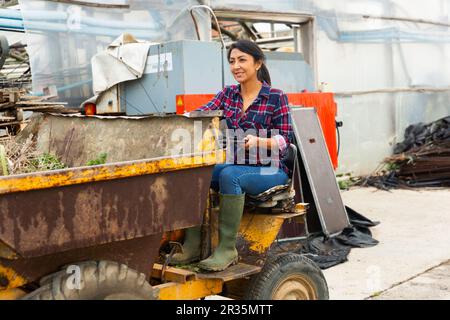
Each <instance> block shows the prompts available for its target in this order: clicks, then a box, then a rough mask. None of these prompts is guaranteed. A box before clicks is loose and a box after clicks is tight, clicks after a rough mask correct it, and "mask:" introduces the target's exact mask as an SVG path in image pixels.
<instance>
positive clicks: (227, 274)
mask: <svg viewBox="0 0 450 320" xmlns="http://www.w3.org/2000/svg"><path fill="white" fill-rule="evenodd" d="M260 271H261V267H258V266H253V265H250V264H245V263H238V264H236V265H234V266H231V267H228V268H226V269H225V270H224V271H220V272H210V273H197V277H198V278H199V279H221V280H222V281H223V282H228V281H231V280H236V279H242V278H244V277H248V276H251V275H253V274H256V273H258V272H260Z"/></svg>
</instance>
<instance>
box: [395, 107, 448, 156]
mask: <svg viewBox="0 0 450 320" xmlns="http://www.w3.org/2000/svg"><path fill="white" fill-rule="evenodd" d="M448 139H450V116H448V117H445V118H442V119H439V120H436V121H434V122H432V123H429V124H424V123H422V122H421V123H417V124H412V125H410V126H408V127H407V128H406V129H405V137H404V140H403V141H402V142H400V143H397V144H396V145H395V147H394V154H398V153H402V152H405V151H408V150H410V149H412V148H414V147H420V146H423V145H425V144H427V143H430V142H438V141H444V140H448Z"/></svg>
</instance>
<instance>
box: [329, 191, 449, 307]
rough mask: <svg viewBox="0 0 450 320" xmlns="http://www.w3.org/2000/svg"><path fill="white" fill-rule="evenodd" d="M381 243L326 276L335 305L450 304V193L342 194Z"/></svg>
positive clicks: (355, 252) (353, 254)
mask: <svg viewBox="0 0 450 320" xmlns="http://www.w3.org/2000/svg"><path fill="white" fill-rule="evenodd" d="M342 198H343V200H344V203H345V204H346V205H347V206H349V207H351V208H353V209H355V210H356V211H358V212H360V213H361V214H363V215H364V216H366V217H368V218H369V219H372V220H374V221H380V222H381V224H380V225H378V226H376V227H374V228H371V230H372V233H373V237H374V238H375V239H377V240H379V241H380V243H379V244H378V245H377V246H375V247H372V248H363V249H359V248H354V249H352V251H351V253H350V255H349V257H348V260H349V261H348V262H346V263H343V264H340V265H337V266H334V267H332V268H330V269H327V270H324V274H325V277H326V279H327V282H328V286H329V291H330V299H367V298H370V297H372V298H374V299H450V263H449V262H448V261H449V260H450V232H449V227H450V189H421V190H418V191H410V190H394V191H391V192H386V191H379V190H377V189H373V188H355V189H352V190H349V191H344V192H342Z"/></svg>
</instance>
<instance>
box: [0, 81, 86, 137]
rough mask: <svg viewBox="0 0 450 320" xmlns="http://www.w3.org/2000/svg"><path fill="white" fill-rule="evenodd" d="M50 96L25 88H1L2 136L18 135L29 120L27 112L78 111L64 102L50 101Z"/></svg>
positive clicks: (0, 123)
mask: <svg viewBox="0 0 450 320" xmlns="http://www.w3.org/2000/svg"><path fill="white" fill-rule="evenodd" d="M49 98H51V97H49V96H41V97H39V96H30V95H28V94H27V92H26V90H25V89H20V88H3V89H0V130H2V131H3V132H2V134H0V138H3V137H8V136H10V135H16V134H17V133H18V132H20V131H21V130H22V129H23V128H24V127H25V126H26V124H27V123H28V122H29V120H27V119H26V116H25V114H24V113H25V112H26V111H33V112H57V113H77V112H79V110H78V109H69V108H67V107H65V105H66V103H64V102H50V101H48V99H49Z"/></svg>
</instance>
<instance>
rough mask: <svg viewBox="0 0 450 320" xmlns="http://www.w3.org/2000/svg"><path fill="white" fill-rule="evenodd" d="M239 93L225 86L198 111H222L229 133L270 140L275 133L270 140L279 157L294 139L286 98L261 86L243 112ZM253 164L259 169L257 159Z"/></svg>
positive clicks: (265, 86)
mask: <svg viewBox="0 0 450 320" xmlns="http://www.w3.org/2000/svg"><path fill="white" fill-rule="evenodd" d="M240 89H241V87H240V85H231V86H227V87H225V88H224V89H223V90H222V91H220V92H219V93H218V94H217V95H216V96H215V97H214V98H213V99H212V100H211V101H210V102H208V103H207V104H206V105H204V106H202V107H200V108H199V109H198V110H201V111H208V110H223V114H224V118H225V119H226V122H227V127H228V129H235V130H236V129H242V130H243V131H244V132H247V131H249V130H250V131H249V132H248V133H247V134H253V135H256V136H264V137H267V138H271V130H276V131H277V132H278V133H277V134H276V135H274V136H273V138H275V139H276V141H277V142H278V147H279V151H280V152H279V153H280V156H282V155H283V153H284V151H285V150H286V148H287V146H288V145H289V143H290V142H291V141H292V135H293V133H292V125H291V116H290V113H289V107H288V104H289V103H288V98H287V96H286V95H285V94H284V93H283V92H282V91H281V90H278V89H274V88H272V87H270V86H269V85H268V84H267V83H266V82H264V83H263V85H262V88H261V90H260V92H259V94H258V96H257V97H256V99H255V100H254V101H253V103H252V104H251V105H250V106H249V107H248V108H247V110H246V111H245V112H243V111H242V106H243V100H242V96H241V92H240ZM236 153H237V151H236ZM258 155H259V153H258ZM278 162H279V167H280V168H281V169H283V170H284V171H285V172H286V173H288V174H289V169H288V168H287V167H286V165H285V164H284V163H283V161H278ZM246 163H248V161H246ZM256 163H257V164H259V165H261V159H259V156H258V157H257V160H256Z"/></svg>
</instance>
